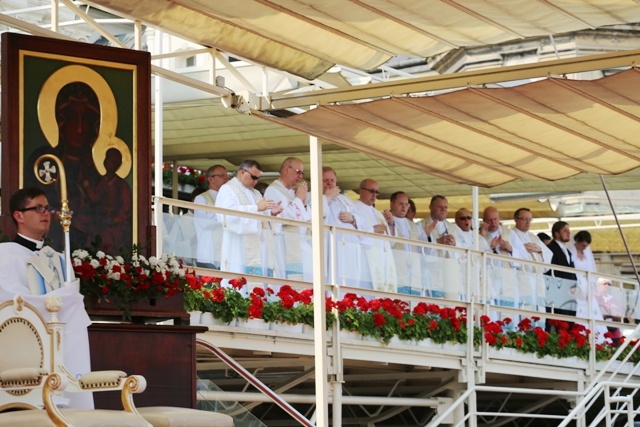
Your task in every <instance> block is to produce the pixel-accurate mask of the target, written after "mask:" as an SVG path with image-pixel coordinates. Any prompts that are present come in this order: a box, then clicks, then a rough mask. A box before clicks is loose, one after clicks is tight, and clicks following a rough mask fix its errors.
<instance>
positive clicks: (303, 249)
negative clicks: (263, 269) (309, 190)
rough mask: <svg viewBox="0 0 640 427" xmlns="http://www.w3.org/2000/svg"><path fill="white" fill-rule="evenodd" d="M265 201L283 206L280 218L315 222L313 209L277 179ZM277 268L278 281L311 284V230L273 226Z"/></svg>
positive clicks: (279, 225) (275, 274) (266, 192)
mask: <svg viewBox="0 0 640 427" xmlns="http://www.w3.org/2000/svg"><path fill="white" fill-rule="evenodd" d="M264 197H265V198H266V199H269V200H275V201H276V202H280V204H281V206H282V207H283V208H284V209H283V211H282V212H280V213H279V214H278V218H284V219H293V220H296V221H306V222H311V209H309V208H308V207H307V206H306V200H305V201H304V202H303V201H302V200H300V199H299V198H297V197H296V192H295V190H294V189H293V188H286V187H285V186H284V184H283V183H282V181H280V180H279V179H276V180H275V181H273V182H272V183H271V184H270V185H269V187H267V190H266V191H265V192H264ZM273 232H274V238H275V252H276V268H275V271H274V277H279V278H282V279H286V278H290V279H298V280H301V279H302V280H310V278H311V277H312V272H311V269H312V261H311V235H310V228H309V227H296V226H290V225H285V226H283V225H282V224H276V223H273Z"/></svg>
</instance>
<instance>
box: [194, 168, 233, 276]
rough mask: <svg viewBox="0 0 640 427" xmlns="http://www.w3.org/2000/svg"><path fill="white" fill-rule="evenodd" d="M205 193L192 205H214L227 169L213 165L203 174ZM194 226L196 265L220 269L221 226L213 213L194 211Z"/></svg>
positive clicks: (197, 197) (226, 178)
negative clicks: (196, 238)
mask: <svg viewBox="0 0 640 427" xmlns="http://www.w3.org/2000/svg"><path fill="white" fill-rule="evenodd" d="M205 177H206V180H207V185H208V188H207V191H205V192H203V193H201V194H198V195H197V196H196V197H195V199H193V202H194V203H198V204H201V205H207V206H215V205H216V197H218V191H219V190H220V187H222V186H223V185H224V184H226V183H227V181H229V175H228V173H227V168H225V167H224V166H222V165H213V166H211V167H210V168H209V169H207V172H206V173H205ZM194 225H195V228H196V231H197V236H198V251H197V258H196V265H197V266H198V267H203V268H213V269H216V270H217V269H219V268H220V244H221V240H222V224H221V223H220V221H218V216H217V215H216V213H215V212H209V211H203V210H197V209H196V210H195V212H194Z"/></svg>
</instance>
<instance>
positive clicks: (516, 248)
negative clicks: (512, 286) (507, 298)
mask: <svg viewBox="0 0 640 427" xmlns="http://www.w3.org/2000/svg"><path fill="white" fill-rule="evenodd" d="M525 243H535V244H536V245H538V246H539V247H540V249H541V250H542V253H541V254H540V253H529V252H528V251H527V249H526V248H525V246H524V245H525ZM511 246H512V248H513V257H514V258H519V259H523V260H526V261H536V262H539V263H544V264H551V258H553V252H551V250H550V249H549V248H547V245H545V244H544V243H542V241H541V240H540V238H539V237H538V236H536V235H535V234H533V233H531V232H529V231H526V232H523V231H520V230H518V229H517V228H513V229H511ZM547 270H549V268H548V267H541V266H536V267H534V266H530V265H520V266H519V267H518V288H517V292H516V303H517V305H516V307H520V308H525V309H529V310H538V311H539V310H540V309H542V310H544V307H545V294H546V292H545V286H546V283H545V280H544V277H543V275H542V273H544V272H546V271H547Z"/></svg>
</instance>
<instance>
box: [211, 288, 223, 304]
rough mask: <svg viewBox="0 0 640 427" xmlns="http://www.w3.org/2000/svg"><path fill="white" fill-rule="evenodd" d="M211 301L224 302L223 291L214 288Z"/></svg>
mask: <svg viewBox="0 0 640 427" xmlns="http://www.w3.org/2000/svg"><path fill="white" fill-rule="evenodd" d="M211 299H213V301H215V302H222V301H224V289H222V288H215V289H214V290H213V296H212V298H211Z"/></svg>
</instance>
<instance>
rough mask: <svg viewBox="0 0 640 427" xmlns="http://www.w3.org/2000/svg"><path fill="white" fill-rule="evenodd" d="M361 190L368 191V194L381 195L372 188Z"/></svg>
mask: <svg viewBox="0 0 640 427" xmlns="http://www.w3.org/2000/svg"><path fill="white" fill-rule="evenodd" d="M360 189H361V190H365V191H368V192H369V193H371V194H376V195H377V194H380V192H379V191H378V190H374V189H372V188H364V187H360Z"/></svg>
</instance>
